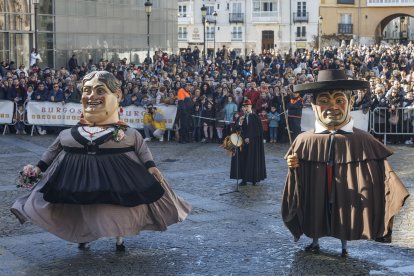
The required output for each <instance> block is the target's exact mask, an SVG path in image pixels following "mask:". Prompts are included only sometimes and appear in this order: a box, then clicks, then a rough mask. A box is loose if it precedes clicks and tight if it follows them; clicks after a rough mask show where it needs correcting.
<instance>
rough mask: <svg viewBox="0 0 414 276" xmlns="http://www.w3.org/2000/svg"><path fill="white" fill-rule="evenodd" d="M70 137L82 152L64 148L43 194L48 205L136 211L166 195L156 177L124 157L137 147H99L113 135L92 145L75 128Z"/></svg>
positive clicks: (107, 135)
mask: <svg viewBox="0 0 414 276" xmlns="http://www.w3.org/2000/svg"><path fill="white" fill-rule="evenodd" d="M71 135H72V136H73V138H74V139H75V140H76V141H77V142H78V143H79V144H81V145H82V146H83V148H80V147H69V146H63V150H64V151H65V152H66V154H65V156H64V158H63V160H62V161H61V163H60V164H59V166H58V167H57V168H56V170H55V171H54V173H53V174H52V175H51V176H50V178H49V180H48V181H47V182H46V184H45V185H44V186H43V188H42V189H41V190H40V192H41V193H43V198H44V199H45V200H46V201H48V202H51V203H70V204H97V203H103V204H115V205H121V206H126V207H133V206H137V205H140V204H149V203H152V202H155V201H157V200H158V199H160V198H161V197H162V195H163V194H164V189H163V188H162V187H161V185H160V184H159V183H158V181H157V180H156V179H155V177H154V176H152V175H151V174H150V173H149V172H148V170H147V169H146V168H145V167H144V166H143V165H141V164H138V163H137V162H135V161H133V160H132V159H130V158H129V157H128V156H127V155H126V154H125V153H127V152H133V151H134V147H119V148H100V147H99V146H100V145H102V144H104V143H105V142H107V141H108V140H109V139H112V135H113V132H110V133H108V134H105V135H104V136H102V137H100V138H98V139H96V140H94V141H93V142H91V141H89V140H88V139H86V138H85V137H83V136H82V135H81V134H80V133H79V131H78V126H75V127H73V128H72V129H71Z"/></svg>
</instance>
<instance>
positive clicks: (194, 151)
mask: <svg viewBox="0 0 414 276" xmlns="http://www.w3.org/2000/svg"><path fill="white" fill-rule="evenodd" d="M54 138H55V137H54V136H49V135H48V136H40V137H39V136H36V137H29V136H14V135H8V136H1V137H0V157H1V158H0V275H1V276H2V275H334V274H335V275H369V274H372V275H400V274H406V275H414V262H413V260H414V230H413V226H414V223H413V215H414V203H413V202H414V200H413V199H412V198H409V199H408V200H407V202H406V205H405V206H404V207H403V210H402V212H401V213H400V214H399V215H398V217H396V220H395V229H394V237H393V243H392V244H390V245H385V244H379V243H375V242H372V241H353V242H350V243H349V250H350V257H349V258H347V259H343V258H341V257H339V254H340V242H339V241H337V240H334V239H330V238H325V239H322V240H321V249H322V253H321V254H319V255H313V254H306V253H304V252H303V250H302V248H303V247H304V246H305V245H307V244H308V243H309V240H308V239H306V238H301V239H300V240H299V242H297V243H295V242H293V240H292V237H291V235H290V234H289V232H288V231H287V229H286V228H285V227H284V226H283V223H282V221H281V218H280V199H281V195H282V191H283V185H284V180H285V174H286V170H287V168H286V164H285V161H284V160H283V159H282V158H283V155H284V154H285V152H286V151H287V147H288V145H286V144H277V145H269V144H266V145H265V148H266V162H267V163H266V164H267V171H268V178H267V179H266V180H265V181H263V182H262V183H260V185H259V186H251V185H248V186H245V187H240V189H239V192H235V193H228V194H222V193H226V192H231V191H234V190H235V188H236V182H235V181H234V180H230V179H229V178H228V176H229V167H230V157H229V156H228V155H227V154H226V153H225V152H224V151H223V150H222V149H221V148H219V147H218V145H217V144H184V145H182V144H176V143H157V142H151V143H149V146H150V148H151V150H152V152H153V155H154V156H155V161H156V163H157V164H158V166H159V167H160V169H161V170H162V172H163V173H164V175H165V177H166V178H167V179H168V180H169V182H170V183H171V185H172V186H173V188H174V190H175V191H176V192H177V193H178V194H179V195H181V196H182V197H184V198H185V199H186V200H188V201H189V202H190V203H191V204H192V205H193V207H194V210H193V212H192V213H191V214H190V215H189V217H188V219H187V220H185V221H184V222H183V223H181V224H177V225H173V226H171V227H170V228H169V229H168V231H165V232H146V231H145V232H142V233H141V234H140V235H138V236H134V237H128V238H126V240H125V243H126V246H127V251H126V252H125V253H123V254H119V253H116V252H114V247H115V245H114V240H113V239H109V238H108V239H101V240H98V241H95V242H93V243H91V245H90V247H89V249H88V250H86V251H79V250H78V249H77V245H76V244H72V243H69V242H66V241H63V240H61V239H59V238H57V237H55V236H53V235H51V234H49V233H47V232H44V231H43V230H42V229H39V228H38V227H36V226H34V225H31V224H25V225H20V224H19V223H18V221H17V219H16V218H15V217H14V216H13V215H12V214H11V213H10V211H9V208H10V206H11V205H12V203H13V202H14V200H15V199H16V197H18V196H19V195H22V194H24V191H20V190H17V189H16V188H15V180H16V175H17V172H18V171H19V170H20V169H21V168H22V167H23V166H24V165H25V164H28V163H31V164H35V163H36V162H37V160H38V158H39V156H40V155H41V153H42V152H43V151H44V150H45V148H46V147H47V146H48V145H49V144H50V143H51V142H52V141H53V139H54ZM392 149H393V150H394V151H395V154H394V155H393V156H392V157H391V158H390V162H391V164H392V166H393V167H394V169H395V170H396V172H397V173H398V175H399V176H400V177H401V178H402V179H403V181H404V183H405V184H406V186H407V187H408V188H409V190H410V192H411V193H412V194H413V193H414V168H413V166H412V164H413V160H414V149H413V148H408V147H405V146H398V147H397V146H395V147H392Z"/></svg>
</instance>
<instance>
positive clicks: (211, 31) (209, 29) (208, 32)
mask: <svg viewBox="0 0 414 276" xmlns="http://www.w3.org/2000/svg"><path fill="white" fill-rule="evenodd" d="M214 30H215V28H214V26H207V27H206V38H207V39H208V40H212V39H214Z"/></svg>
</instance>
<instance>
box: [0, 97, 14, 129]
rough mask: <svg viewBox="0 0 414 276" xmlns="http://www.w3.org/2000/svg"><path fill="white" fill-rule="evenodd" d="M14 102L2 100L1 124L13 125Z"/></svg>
mask: <svg viewBox="0 0 414 276" xmlns="http://www.w3.org/2000/svg"><path fill="white" fill-rule="evenodd" d="M13 108H14V102H12V101H4V100H0V124H11V123H12V122H13Z"/></svg>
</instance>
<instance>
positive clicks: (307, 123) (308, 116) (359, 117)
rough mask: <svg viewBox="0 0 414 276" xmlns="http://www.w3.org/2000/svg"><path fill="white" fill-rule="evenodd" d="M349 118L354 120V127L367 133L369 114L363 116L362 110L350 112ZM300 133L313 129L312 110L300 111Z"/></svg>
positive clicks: (313, 116) (313, 118)
mask: <svg viewBox="0 0 414 276" xmlns="http://www.w3.org/2000/svg"><path fill="white" fill-rule="evenodd" d="M351 116H352V118H353V119H354V127H356V128H359V129H362V130H365V131H368V122H369V112H367V113H366V114H364V113H363V112H362V110H355V111H351ZM301 128H302V131H308V130H311V129H314V128H315V113H314V112H313V110H312V108H310V107H309V108H304V109H302V121H301Z"/></svg>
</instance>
